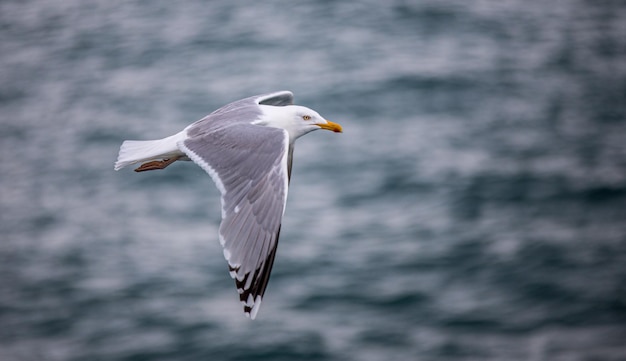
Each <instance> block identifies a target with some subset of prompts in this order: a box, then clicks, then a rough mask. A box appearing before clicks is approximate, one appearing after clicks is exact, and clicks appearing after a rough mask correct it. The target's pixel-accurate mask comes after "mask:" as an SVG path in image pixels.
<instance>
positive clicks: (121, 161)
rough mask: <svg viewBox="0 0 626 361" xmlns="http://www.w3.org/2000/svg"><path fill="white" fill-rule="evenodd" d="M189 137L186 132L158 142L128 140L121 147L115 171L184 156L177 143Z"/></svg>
mask: <svg viewBox="0 0 626 361" xmlns="http://www.w3.org/2000/svg"><path fill="white" fill-rule="evenodd" d="M186 137H187V134H186V132H185V131H183V132H180V133H178V134H175V135H172V136H171V137H167V138H163V139H157V140H126V141H124V142H123V143H122V146H121V147H120V152H119V155H118V156H117V162H115V170H120V169H122V168H124V167H126V166H128V165H131V164H135V163H140V162H147V161H151V160H159V159H167V158H173V157H176V156H180V155H183V153H182V152H181V151H180V149H178V146H177V143H178V141H180V140H184V139H185V138H186Z"/></svg>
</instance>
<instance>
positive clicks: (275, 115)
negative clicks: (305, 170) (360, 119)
mask: <svg viewBox="0 0 626 361" xmlns="http://www.w3.org/2000/svg"><path fill="white" fill-rule="evenodd" d="M260 107H261V109H262V110H263V116H262V118H261V119H260V120H259V121H258V122H255V123H256V124H259V125H265V126H268V127H274V128H281V129H285V130H286V131H287V133H289V140H290V141H291V142H293V141H295V140H296V139H297V138H299V137H301V136H303V135H305V134H306V133H308V132H311V131H314V130H317V129H327V130H332V131H333V132H337V133H340V132H341V131H342V129H341V125H339V124H337V123H333V122H331V121H328V120H326V119H324V118H323V117H322V116H321V115H319V114H318V113H317V112H316V111H315V110H313V109H309V108H307V107H303V106H300V105H286V106H282V107H281V106H272V105H260Z"/></svg>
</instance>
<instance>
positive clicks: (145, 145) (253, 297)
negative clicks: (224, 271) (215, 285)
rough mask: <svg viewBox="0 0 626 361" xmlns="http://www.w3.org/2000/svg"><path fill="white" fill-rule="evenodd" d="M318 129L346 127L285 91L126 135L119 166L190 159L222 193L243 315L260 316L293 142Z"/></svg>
mask: <svg viewBox="0 0 626 361" xmlns="http://www.w3.org/2000/svg"><path fill="white" fill-rule="evenodd" d="M316 129H327V130H332V131H335V132H341V131H342V129H341V126H339V125H338V124H336V123H332V122H329V121H327V120H325V119H324V118H322V117H321V116H320V115H319V114H318V113H317V112H315V111H313V110H311V109H309V108H306V107H302V106H298V105H293V94H292V93H291V92H288V91H282V92H276V93H270V94H264V95H259V96H254V97H249V98H245V99H242V100H239V101H236V102H233V103H230V104H228V105H225V106H223V107H222V108H219V109H218V110H216V111H214V112H213V113H211V114H209V115H207V116H206V117H204V118H202V119H200V120H198V121H197V122H195V123H193V124H191V125H189V126H187V127H186V128H185V129H183V130H182V131H181V132H179V133H177V134H174V135H172V136H170V137H166V138H163V139H159V140H150V141H135V140H127V141H125V142H124V143H123V144H122V146H121V148H120V152H119V156H118V159H117V162H116V163H115V170H119V169H121V168H123V167H125V166H128V165H130V164H136V163H143V164H142V165H141V166H140V167H139V168H137V169H136V171H139V172H141V171H148V170H154V169H163V168H165V167H167V166H168V165H170V164H171V163H173V162H175V161H177V160H192V161H193V162H194V163H196V164H198V165H199V166H200V167H202V168H203V169H204V170H205V171H206V172H207V173H208V174H209V175H210V176H211V178H212V179H213V181H214V182H215V184H216V186H217V188H218V189H219V191H220V193H221V203H222V223H221V224H220V229H219V240H220V243H221V245H222V247H223V248H224V257H225V258H226V260H227V261H228V266H229V270H230V274H231V276H232V277H233V278H234V279H235V283H236V285H237V291H238V292H239V295H240V300H241V302H242V303H243V305H244V312H245V313H246V315H249V316H251V318H253V319H254V318H255V317H256V314H257V312H258V310H259V307H260V304H261V299H262V297H263V294H264V292H265V288H266V286H267V282H268V280H269V275H270V271H271V269H272V265H273V262H274V257H275V254H276V246H277V243H278V237H279V233H280V225H281V220H282V216H283V213H284V210H285V203H286V200H287V191H288V184H289V178H290V174H291V162H292V156H293V147H294V142H295V140H296V139H297V138H299V137H301V136H302V135H304V134H306V133H308V132H311V131H313V130H316Z"/></svg>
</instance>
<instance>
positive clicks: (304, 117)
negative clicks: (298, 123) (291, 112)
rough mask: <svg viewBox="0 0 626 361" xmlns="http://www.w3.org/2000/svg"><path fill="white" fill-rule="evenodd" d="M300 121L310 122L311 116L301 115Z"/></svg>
mask: <svg viewBox="0 0 626 361" xmlns="http://www.w3.org/2000/svg"><path fill="white" fill-rule="evenodd" d="M302 119H304V120H311V116H310V115H303V116H302Z"/></svg>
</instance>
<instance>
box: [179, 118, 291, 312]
mask: <svg viewBox="0 0 626 361" xmlns="http://www.w3.org/2000/svg"><path fill="white" fill-rule="evenodd" d="M178 146H179V148H180V149H181V150H182V151H183V152H185V154H187V156H189V158H191V159H192V160H193V161H194V162H195V163H197V164H198V165H200V166H201V167H202V168H203V169H204V170H205V171H207V173H209V175H211V177H212V178H213V181H214V182H215V184H216V185H217V187H218V189H219V190H220V192H221V194H222V197H221V201H222V223H221V225H220V229H219V237H220V243H221V244H222V246H223V248H224V257H225V258H226V260H227V261H228V266H229V269H230V273H231V276H232V277H233V278H234V279H235V283H236V286H237V291H238V292H239V297H240V300H241V302H242V303H243V305H244V312H245V313H246V314H248V315H250V316H251V317H252V318H253V319H254V318H255V316H256V314H257V312H258V310H259V307H260V304H261V300H262V297H263V294H264V293H265V288H266V287H267V282H268V280H269V276H270V272H271V269H272V265H273V263H274V257H275V254H276V246H277V244H278V237H279V233H280V224H281V221H282V216H283V213H284V209H285V203H286V200H287V187H288V170H287V168H288V163H290V162H289V159H288V157H289V141H288V136H287V133H286V132H285V131H284V130H281V129H276V128H268V127H262V126H256V125H248V124H236V125H233V126H230V127H227V128H222V129H219V130H217V131H214V132H212V133H208V134H204V135H202V136H198V137H191V138H188V139H186V140H184V141H183V142H180V143H179V145H178Z"/></svg>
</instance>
